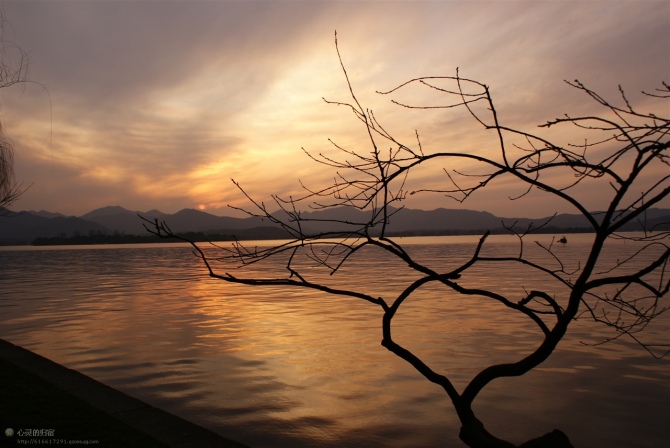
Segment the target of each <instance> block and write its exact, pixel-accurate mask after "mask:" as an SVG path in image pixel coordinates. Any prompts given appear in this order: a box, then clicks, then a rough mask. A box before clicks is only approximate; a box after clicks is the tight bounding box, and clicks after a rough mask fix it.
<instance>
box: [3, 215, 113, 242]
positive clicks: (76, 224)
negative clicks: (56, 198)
mask: <svg viewBox="0 0 670 448" xmlns="http://www.w3.org/2000/svg"><path fill="white" fill-rule="evenodd" d="M106 231H107V229H106V228H105V227H103V226H101V225H100V224H96V223H94V222H90V221H85V220H83V219H79V218H76V217H74V216H67V217H66V216H55V217H52V218H47V217H44V216H39V215H35V214H33V213H30V212H18V213H13V212H12V213H7V214H5V215H2V216H0V244H30V242H31V241H32V240H34V239H35V238H36V237H38V236H41V237H46V238H50V237H55V236H61V235H67V236H70V235H74V234H89V233H91V232H106Z"/></svg>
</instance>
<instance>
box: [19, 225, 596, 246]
mask: <svg viewBox="0 0 670 448" xmlns="http://www.w3.org/2000/svg"><path fill="white" fill-rule="evenodd" d="M257 230H258V229H257ZM519 230H520V229H519ZM592 231H593V230H592V229H588V228H566V229H558V228H542V229H540V230H538V231H536V232H535V233H545V234H546V233H548V234H552V233H555V234H570V233H589V232H592ZM485 232H486V230H454V231H441V232H440V231H409V232H394V233H392V234H390V235H389V236H396V237H408V236H450V235H483V234H484V233H485ZM239 233H240V234H239V235H233V234H230V233H203V232H185V233H180V234H179V236H181V237H183V238H185V239H187V240H190V241H193V242H197V243H202V242H208V241H235V240H249V239H254V240H271V239H285V238H290V236H289V235H288V234H286V233H283V232H282V233H278V232H258V231H256V232H249V231H241V232H239ZM491 233H492V234H509V233H510V232H509V231H508V230H505V229H494V230H493V231H491ZM179 241H180V240H178V239H175V238H167V239H164V238H159V237H157V236H156V235H151V234H147V235H126V234H123V233H118V232H114V233H111V234H110V233H97V232H91V233H89V234H87V235H81V234H78V233H76V232H75V234H73V235H71V236H68V235H59V236H54V237H48V238H46V237H40V238H35V239H34V240H33V241H32V242H31V243H30V244H31V245H33V246H67V245H91V244H140V243H169V242H175V243H176V242H179Z"/></svg>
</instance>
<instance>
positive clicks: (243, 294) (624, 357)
mask: <svg viewBox="0 0 670 448" xmlns="http://www.w3.org/2000/svg"><path fill="white" fill-rule="evenodd" d="M543 237H544V236H540V237H539V238H543ZM547 238H549V239H550V237H547ZM588 238H589V236H588V235H576V236H571V237H570V244H569V247H558V248H556V249H557V251H559V250H560V251H562V252H561V254H560V255H561V257H562V259H563V260H564V262H565V263H566V264H572V265H575V266H576V260H577V257H578V255H579V249H578V248H579V247H580V241H582V242H585V241H586V240H587V239H588ZM491 240H492V241H491V243H492V245H491V249H490V250H492V251H495V253H501V251H508V252H510V253H516V252H515V251H518V246H517V245H516V242H515V240H514V239H513V238H511V239H510V238H504V237H492V238H491ZM407 241H410V242H417V243H420V244H416V245H412V246H411V247H410V250H412V251H413V252H414V253H415V254H416V255H417V257H419V258H422V259H425V260H429V261H430V262H431V263H432V264H433V265H439V266H443V267H444V268H445V269H448V268H449V267H450V266H456V265H457V263H459V262H461V261H462V260H464V259H465V258H467V257H468V256H469V255H470V254H471V251H472V250H473V245H472V243H473V242H474V241H476V239H475V238H473V237H451V238H449V239H446V240H445V239H441V240H440V239H438V240H434V239H433V240H426V239H423V240H422V239H416V240H407ZM444 241H449V242H450V244H449V245H444V244H437V243H444ZM544 243H545V244H546V243H547V242H546V241H545V242H544ZM524 249H525V250H527V251H528V254H529V256H542V251H541V250H539V249H538V247H537V246H535V245H532V244H531V245H527V246H526V247H525V248H524ZM533 251H535V252H533ZM621 253H622V247H617V248H616V249H615V250H613V255H612V256H619V255H620V254H621ZM0 258H1V259H2V263H1V264H0V275H1V276H2V277H0V278H2V281H3V288H4V295H3V296H2V298H1V299H0V306H1V307H2V319H1V321H0V336H1V337H3V338H6V339H8V340H9V341H11V342H14V343H16V344H19V345H22V346H25V347H26V348H29V349H31V350H34V351H36V352H38V353H40V354H42V355H44V356H46V357H49V358H51V359H54V360H55V361H57V362H60V363H62V364H65V365H66V366H68V367H71V368H74V369H77V370H80V371H82V372H84V373H86V374H88V375H90V376H92V377H94V378H96V379H98V380H100V381H103V382H105V383H107V384H110V385H112V386H114V387H118V388H121V389H123V390H125V391H128V392H129V393H131V394H133V395H135V396H138V397H139V398H141V399H144V400H146V401H149V402H150V403H152V404H155V405H157V406H161V407H163V408H166V409H167V410H169V411H172V412H174V413H177V414H179V415H182V416H184V417H185V418H188V419H191V420H194V421H196V422H198V423H200V424H202V425H205V426H208V427H210V428H212V429H214V430H216V431H219V432H221V433H222V434H224V435H226V436H228V437H231V438H234V439H239V440H240V441H242V442H244V443H247V444H249V445H250V446H253V447H264V446H268V447H270V446H271V447H278V446H292V447H300V446H320V447H329V446H338V447H339V446H380V447H382V446H383V447H387V446H388V447H403V446H412V447H415V446H426V447H430V446H460V445H459V444H460V442H458V440H457V428H458V424H457V421H456V418H455V416H454V412H453V410H452V409H451V407H450V406H449V403H447V401H446V395H445V394H444V393H443V391H441V390H440V389H439V388H438V387H436V386H435V385H432V384H430V383H428V382H427V381H426V380H424V379H422V378H421V377H420V376H419V374H418V373H416V372H415V371H414V370H413V369H412V368H411V367H410V366H408V365H407V364H406V363H404V362H403V361H401V360H399V359H397V358H395V357H394V356H393V355H392V354H391V353H390V352H388V351H386V350H385V349H384V348H382V347H381V346H380V342H381V330H380V322H381V309H380V308H378V307H377V306H375V305H373V304H370V303H367V302H363V301H357V300H354V299H348V298H343V297H333V296H328V295H325V294H323V293H318V292H314V291H307V290H288V289H283V288H278V287H264V288H250V287H246V286H243V285H233V284H227V283H223V282H220V281H216V280H213V279H210V278H209V277H207V276H206V275H205V274H206V272H205V270H204V269H203V267H202V266H201V265H200V264H199V263H198V260H197V259H195V257H193V256H192V255H190V250H189V249H188V248H187V247H183V246H179V245H161V246H142V247H138V246H132V247H114V248H109V247H106V248H78V249H74V248H64V249H62V250H54V249H51V250H48V251H39V250H25V249H24V250H18V251H11V250H6V249H5V250H0ZM352 262H353V265H352V266H351V267H350V268H346V269H344V270H343V271H342V272H340V273H338V274H337V275H335V276H333V277H330V276H324V277H322V279H323V280H325V281H328V282H330V284H331V285H332V286H340V287H342V286H346V285H349V284H358V285H364V286H365V287H366V288H369V289H370V291H372V293H374V294H376V295H384V296H385V297H392V296H393V295H394V294H397V293H398V292H399V291H400V288H401V286H402V285H403V284H405V282H406V281H408V280H409V279H410V278H411V276H410V277H405V276H404V275H405V274H404V273H405V272H406V270H405V269H404V268H403V266H402V265H401V264H398V263H393V262H390V261H388V260H384V259H382V258H380V257H373V258H369V259H365V260H352ZM283 268H284V266H283V265H282V264H281V263H278V264H276V265H275V266H274V267H273V269H274V270H275V271H276V272H279V273H282V272H284V271H283ZM36 272H38V273H39V275H38V276H36V275H35V273H36ZM264 272H265V271H264ZM309 275H315V276H318V275H322V274H319V273H317V272H310V274H309ZM519 275H521V276H522V278H523V280H524V286H526V287H527V288H530V287H531V284H532V283H533V282H536V283H537V286H544V285H545V284H546V279H543V278H540V277H537V276H536V277H531V276H528V275H527V274H524V273H523V272H521V271H520V270H518V269H517V270H511V271H508V272H500V270H499V269H497V268H496V270H492V269H488V268H487V267H484V268H482V269H479V270H477V271H475V272H473V273H472V274H470V275H469V276H464V277H463V279H462V280H461V281H462V282H463V283H464V284H468V283H469V282H470V283H471V284H472V285H477V286H479V287H482V286H484V287H492V288H496V290H497V291H498V292H500V293H502V294H508V295H510V297H518V298H521V297H522V296H523V294H524V290H523V288H521V287H520V286H519V282H518V278H519V277H518V276H519ZM553 292H554V293H555V294H556V296H557V297H560V295H561V294H564V293H565V292H564V291H561V289H560V288H556V289H555V290H554V291H553ZM502 311H503V309H502V308H501V307H499V306H498V305H496V304H491V303H489V302H487V301H484V300H483V299H481V298H478V297H467V298H459V297H455V296H453V294H449V292H448V291H446V290H444V288H439V287H436V286H434V285H431V286H426V287H423V288H421V289H419V290H418V291H417V293H416V294H414V295H413V296H412V297H410V298H409V299H408V300H407V302H406V303H405V304H404V305H403V307H402V308H401V311H400V313H399V314H398V316H397V317H396V319H395V320H394V338H395V339H396V340H397V341H399V342H400V343H402V344H404V345H405V346H407V347H408V348H409V349H411V350H412V351H413V352H415V353H416V354H417V355H420V356H421V357H422V359H425V360H427V361H428V362H429V363H430V365H431V366H432V367H433V368H434V369H435V370H437V371H439V372H444V373H447V374H449V375H450V377H451V378H452V379H453V380H454V382H455V383H456V385H457V387H459V388H462V387H464V386H465V384H466V383H467V381H468V380H469V379H470V378H471V376H472V375H473V374H474V373H476V372H477V371H478V370H480V369H481V368H483V367H485V366H488V365H490V364H491V363H495V362H505V361H510V360H514V359H518V357H520V356H523V355H524V354H526V353H528V352H529V351H530V350H531V349H532V348H533V347H534V345H535V344H537V343H538V342H539V336H540V335H539V332H538V330H537V327H536V326H535V325H534V324H532V323H530V322H529V320H528V319H527V318H523V317H521V316H517V315H515V314H509V313H504V312H502ZM669 328H670V326H669V325H668V321H667V319H666V320H665V321H663V322H661V324H660V325H658V326H656V327H654V328H652V329H651V330H652V336H653V332H656V333H657V334H659V335H661V334H666V333H667V330H668V329H669ZM603 334H605V333H603V332H601V330H600V329H597V330H594V329H593V326H592V325H589V323H588V322H582V321H578V322H576V323H575V324H574V327H573V336H571V337H570V338H567V340H566V341H564V343H563V344H562V345H561V350H559V351H558V352H557V353H556V354H555V356H554V357H552V358H551V360H550V361H549V362H547V363H546V364H543V365H542V366H540V368H538V369H536V371H534V372H532V373H530V374H529V375H527V376H525V377H524V378H522V379H520V380H519V379H504V380H500V381H497V382H495V383H493V384H492V385H491V387H490V388H489V389H486V390H485V392H484V393H483V394H482V396H481V397H480V398H479V399H478V400H477V402H476V410H477V411H478V412H480V415H481V417H482V419H483V420H484V421H485V422H486V423H487V427H489V429H490V430H491V431H493V432H494V433H495V434H496V435H498V436H501V437H505V438H509V439H511V440H513V441H518V442H520V441H523V440H526V439H529V438H531V437H534V436H537V435H539V434H541V433H543V432H546V431H550V430H552V429H553V428H554V427H560V428H561V429H563V430H565V431H566V432H567V433H568V434H569V435H570V437H571V439H572V440H573V442H574V443H575V446H611V447H616V446H621V447H623V446H629V445H627V444H630V443H633V442H636V443H637V442H638V441H640V440H641V437H642V438H643V439H644V440H646V442H642V443H643V445H640V446H654V444H655V443H657V442H658V441H659V440H664V439H665V434H664V433H663V431H662V430H660V429H659V428H662V427H663V425H662V423H663V422H664V421H665V420H666V417H667V402H668V399H670V392H669V390H670V389H669V387H668V384H669V382H668V379H670V373H669V369H668V362H667V361H660V362H656V361H654V360H651V359H650V358H649V357H648V356H646V355H645V354H644V353H641V352H640V351H639V350H636V349H635V347H633V346H632V345H631V344H630V343H628V342H625V341H622V342H621V343H617V344H610V345H606V346H602V347H590V346H583V345H581V344H580V343H579V341H580V340H589V341H595V340H599V338H600V337H602V335H603ZM615 390H627V391H628V392H630V393H627V394H620V393H618V392H613V391H615ZM557 391H558V393H557ZM593 415H598V417H597V418H595V419H594V417H593ZM617 419H619V420H617ZM584 421H588V422H589V423H588V424H587V425H585V424H584ZM617 421H625V422H626V425H627V426H624V425H621V424H616V422H617ZM520 422H522V423H520ZM613 422H614V423H613ZM640 434H642V436H641V435H640ZM645 444H646V445H645ZM630 446H633V445H630Z"/></svg>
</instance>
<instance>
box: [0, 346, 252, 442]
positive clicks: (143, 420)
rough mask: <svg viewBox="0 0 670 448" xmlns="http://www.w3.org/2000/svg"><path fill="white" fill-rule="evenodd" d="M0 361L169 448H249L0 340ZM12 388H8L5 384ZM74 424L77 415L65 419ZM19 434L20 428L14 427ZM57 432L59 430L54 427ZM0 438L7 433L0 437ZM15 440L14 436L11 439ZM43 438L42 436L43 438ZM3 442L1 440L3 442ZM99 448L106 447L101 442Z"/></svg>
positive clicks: (5, 419)
mask: <svg viewBox="0 0 670 448" xmlns="http://www.w3.org/2000/svg"><path fill="white" fill-rule="evenodd" d="M0 359H2V360H4V361H7V362H9V363H11V364H13V365H14V366H16V367H18V368H19V369H21V370H24V371H27V372H29V373H30V374H32V375H34V376H36V377H39V378H41V379H42V380H44V381H45V382H46V383H48V386H47V387H50V388H53V389H56V390H57V391H58V392H64V393H66V394H68V395H70V396H72V397H75V398H76V399H77V400H79V401H81V402H83V403H85V405H88V406H89V407H91V408H94V409H96V410H98V411H101V412H102V413H104V414H106V415H107V416H109V418H110V419H114V420H116V422H114V423H118V422H121V423H122V424H123V425H126V426H127V427H130V428H132V429H133V430H135V431H137V432H140V433H143V434H145V435H147V436H149V437H151V438H153V439H155V440H156V441H158V442H160V443H162V444H164V445H165V446H168V447H171V448H200V447H202V448H205V447H211V448H248V447H246V446H245V445H242V444H240V443H237V442H234V441H232V440H229V439H226V438H225V437H223V436H220V435H218V434H216V433H215V432H213V431H211V430H209V429H206V428H203V427H201V426H198V425H196V424H194V423H192V422H189V421H187V420H184V419H182V418H180V417H177V416H175V415H173V414H170V413H168V412H166V411H163V410H161V409H159V408H156V407H153V406H151V405H149V404H147V403H144V402H143V401H140V400H138V399H136V398H134V397H131V396H130V395H127V394H125V393H123V392H120V391H118V390H116V389H113V388H111V387H109V386H106V385H105V384H102V383H100V382H98V381H96V380H94V379H92V378H91V377H88V376H86V375H84V374H82V373H80V372H77V371H76V370H72V369H68V368H67V367H64V366H62V365H60V364H58V363H55V362H53V361H51V360H49V359H47V358H45V357H43V356H40V355H38V354H36V353H33V352H31V351H30V350H27V349H25V348H23V347H20V346H18V345H14V344H12V343H11V342H8V341H6V340H4V339H0ZM5 386H6V387H11V385H5ZM68 417H71V418H72V420H73V421H76V420H77V416H76V415H71V416H68ZM2 420H3V421H2V422H0V424H1V425H3V427H2V430H3V431H5V430H6V429H7V428H8V427H10V423H11V416H5V415H3V416H2ZM13 429H14V430H15V433H16V431H18V430H19V429H21V428H13ZM56 430H57V431H58V428H56ZM0 437H2V438H3V439H5V438H7V437H8V436H7V435H6V434H0ZM13 438H14V440H16V436H13ZM42 438H43V437H42ZM2 442H4V440H3V441H2ZM100 446H107V444H106V443H104V441H103V443H100Z"/></svg>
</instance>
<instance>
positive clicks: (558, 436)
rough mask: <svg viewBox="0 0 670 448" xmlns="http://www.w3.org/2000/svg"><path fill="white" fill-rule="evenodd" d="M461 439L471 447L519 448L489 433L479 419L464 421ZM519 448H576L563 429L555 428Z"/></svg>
mask: <svg viewBox="0 0 670 448" xmlns="http://www.w3.org/2000/svg"><path fill="white" fill-rule="evenodd" d="M459 437H460V439H461V440H462V441H463V442H464V443H465V444H466V445H467V446H469V447H470V448H517V446H516V445H514V444H512V443H510V442H507V441H505V440H501V439H499V438H497V437H495V436H493V435H492V434H491V433H489V432H488V431H487V430H486V429H485V428H484V425H483V424H482V422H480V421H479V420H477V419H474V420H470V421H468V422H466V423H463V426H461V431H460V434H459ZM518 448H574V447H573V446H572V444H571V443H570V439H568V436H566V435H565V433H563V432H562V431H560V430H558V429H555V430H553V431H552V432H550V433H547V434H545V435H543V436H541V437H537V438H535V439H532V440H529V441H528V442H525V443H522V444H521V445H519V446H518Z"/></svg>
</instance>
